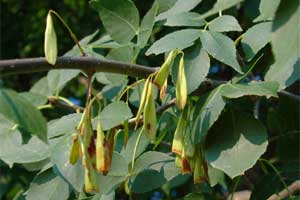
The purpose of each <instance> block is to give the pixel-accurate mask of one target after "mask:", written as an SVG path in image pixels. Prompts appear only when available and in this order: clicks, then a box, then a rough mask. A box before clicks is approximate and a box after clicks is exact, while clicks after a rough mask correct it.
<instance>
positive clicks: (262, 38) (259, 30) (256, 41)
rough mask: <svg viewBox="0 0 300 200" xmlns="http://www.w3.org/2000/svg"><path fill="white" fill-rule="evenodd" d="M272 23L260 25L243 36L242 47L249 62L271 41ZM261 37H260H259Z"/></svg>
mask: <svg viewBox="0 0 300 200" xmlns="http://www.w3.org/2000/svg"><path fill="white" fill-rule="evenodd" d="M271 29H272V23H271V22H264V23H259V24H256V25H254V26H252V27H251V28H249V29H248V30H247V31H246V32H245V33H244V35H243V38H242V41H241V43H242V47H243V50H244V53H245V57H246V59H247V61H250V60H251V59H252V58H253V57H254V56H255V55H256V54H257V52H258V51H259V50H261V49H262V48H263V47H264V46H265V45H266V44H267V43H269V42H270V40H271V31H272V30H271ZM258 35H259V37H257V36H258Z"/></svg>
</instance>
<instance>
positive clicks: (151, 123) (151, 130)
mask: <svg viewBox="0 0 300 200" xmlns="http://www.w3.org/2000/svg"><path fill="white" fill-rule="evenodd" d="M147 93H148V95H147V99H146V104H145V108H144V125H143V126H144V130H145V131H146V133H147V136H148V138H149V139H150V141H154V140H155V138H156V109H155V100H154V98H153V91H152V83H150V84H149V85H148V91H147Z"/></svg>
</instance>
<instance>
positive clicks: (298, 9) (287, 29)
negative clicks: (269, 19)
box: [265, 1, 300, 89]
mask: <svg viewBox="0 0 300 200" xmlns="http://www.w3.org/2000/svg"><path fill="white" fill-rule="evenodd" d="M299 15H300V4H299V1H291V2H290V3H288V4H286V3H285V1H282V3H281V4H280V7H279V9H278V12H277V14H276V17H275V19H274V23H273V27H272V30H273V32H272V41H271V44H272V51H273V54H274V57H275V63H274V64H273V65H272V66H271V67H270V69H269V71H268V72H267V73H266V76H265V80H267V81H278V82H279V84H280V87H279V88H280V89H284V88H286V87H288V86H289V85H291V84H292V83H294V82H295V81H296V80H299V78H300V76H299V74H300V51H299V44H300V37H299V31H298V29H297V28H295V27H300V21H299Z"/></svg>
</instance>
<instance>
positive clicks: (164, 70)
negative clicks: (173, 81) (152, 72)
mask: <svg viewBox="0 0 300 200" xmlns="http://www.w3.org/2000/svg"><path fill="white" fill-rule="evenodd" d="M177 54H178V52H177V50H173V51H171V52H170V53H169V55H168V57H167V59H166V60H165V62H164V63H163V64H162V66H161V67H160V69H159V71H158V73H157V75H156V76H155V79H154V84H155V85H156V86H157V87H158V88H159V89H160V88H161V87H162V86H163V84H164V83H165V81H166V80H167V79H168V76H169V73H170V69H171V66H172V65H173V62H174V59H175V57H176V56H177Z"/></svg>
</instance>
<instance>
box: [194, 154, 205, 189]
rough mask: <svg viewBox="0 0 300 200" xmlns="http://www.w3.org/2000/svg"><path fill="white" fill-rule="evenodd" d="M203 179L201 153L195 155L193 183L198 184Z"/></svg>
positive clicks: (203, 171)
mask: <svg viewBox="0 0 300 200" xmlns="http://www.w3.org/2000/svg"><path fill="white" fill-rule="evenodd" d="M204 181H205V170H204V166H203V159H202V156H201V154H198V155H196V156H195V169H194V184H199V183H202V182H204Z"/></svg>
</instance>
